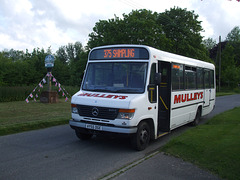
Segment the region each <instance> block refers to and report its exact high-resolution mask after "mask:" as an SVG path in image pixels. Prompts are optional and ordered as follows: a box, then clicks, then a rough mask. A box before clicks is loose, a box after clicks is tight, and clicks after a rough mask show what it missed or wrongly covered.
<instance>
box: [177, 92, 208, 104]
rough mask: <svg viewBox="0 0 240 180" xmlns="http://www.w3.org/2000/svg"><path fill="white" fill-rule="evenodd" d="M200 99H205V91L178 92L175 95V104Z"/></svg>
mask: <svg viewBox="0 0 240 180" xmlns="http://www.w3.org/2000/svg"><path fill="white" fill-rule="evenodd" d="M198 99H203V92H195V93H187V94H178V95H175V96H174V104H177V103H184V102H188V101H194V100H198Z"/></svg>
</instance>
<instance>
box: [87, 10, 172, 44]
mask: <svg viewBox="0 0 240 180" xmlns="http://www.w3.org/2000/svg"><path fill="white" fill-rule="evenodd" d="M157 18H158V14H157V13H156V12H155V13H153V12H152V11H150V10H145V9H142V10H136V11H132V12H131V13H130V14H128V15H127V14H123V19H120V18H119V17H117V16H115V18H114V19H109V20H108V21H107V20H100V21H99V22H97V23H96V24H95V27H94V28H93V32H92V33H91V34H89V37H90V38H89V41H88V48H89V49H91V48H93V47H96V46H101V45H109V44H145V45H149V46H153V47H156V48H159V49H166V47H167V46H169V45H170V44H169V41H168V40H167V38H166V37H165V34H164V32H163V29H162V26H161V25H160V24H158V23H157Z"/></svg>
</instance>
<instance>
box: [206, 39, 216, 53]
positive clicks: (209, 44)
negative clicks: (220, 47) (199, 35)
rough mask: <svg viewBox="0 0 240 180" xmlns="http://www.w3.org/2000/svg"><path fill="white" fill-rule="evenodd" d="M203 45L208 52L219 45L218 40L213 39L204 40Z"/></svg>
mask: <svg viewBox="0 0 240 180" xmlns="http://www.w3.org/2000/svg"><path fill="white" fill-rule="evenodd" d="M203 45H204V46H205V48H206V49H207V50H211V49H213V48H214V47H215V46H216V45H217V43H216V40H213V39H212V38H207V39H204V40H203Z"/></svg>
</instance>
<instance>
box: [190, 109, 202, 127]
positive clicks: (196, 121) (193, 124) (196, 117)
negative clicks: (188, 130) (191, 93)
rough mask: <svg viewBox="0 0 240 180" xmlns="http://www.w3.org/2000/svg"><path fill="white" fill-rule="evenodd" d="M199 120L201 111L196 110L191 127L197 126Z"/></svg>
mask: <svg viewBox="0 0 240 180" xmlns="http://www.w3.org/2000/svg"><path fill="white" fill-rule="evenodd" d="M200 119H201V109H200V108H198V110H197V113H196V116H195V119H194V121H193V122H192V123H191V125H192V126H197V125H198V124H199V122H200Z"/></svg>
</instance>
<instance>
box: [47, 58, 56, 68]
mask: <svg viewBox="0 0 240 180" xmlns="http://www.w3.org/2000/svg"><path fill="white" fill-rule="evenodd" d="M53 66H54V56H53V55H47V56H46V57H45V68H52V67H53Z"/></svg>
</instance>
